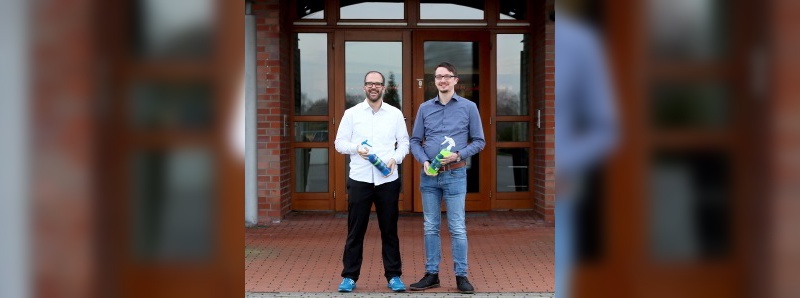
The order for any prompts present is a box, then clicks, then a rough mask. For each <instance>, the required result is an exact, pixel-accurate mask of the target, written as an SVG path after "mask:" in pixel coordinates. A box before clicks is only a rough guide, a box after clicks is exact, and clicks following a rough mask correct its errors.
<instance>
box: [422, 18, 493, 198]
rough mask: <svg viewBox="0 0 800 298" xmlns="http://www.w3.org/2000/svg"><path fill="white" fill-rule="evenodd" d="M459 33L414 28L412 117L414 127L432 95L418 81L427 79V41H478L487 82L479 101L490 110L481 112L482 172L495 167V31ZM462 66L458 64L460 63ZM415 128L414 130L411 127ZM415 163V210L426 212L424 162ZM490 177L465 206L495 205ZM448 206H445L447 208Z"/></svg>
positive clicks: (480, 107)
mask: <svg viewBox="0 0 800 298" xmlns="http://www.w3.org/2000/svg"><path fill="white" fill-rule="evenodd" d="M457 33H458V34H454V30H450V29H430V30H414V32H413V36H412V41H413V47H412V48H411V51H412V53H413V54H414V55H413V57H412V64H413V68H412V73H413V78H412V79H413V82H412V83H413V84H415V87H416V88H413V101H412V102H413V113H412V118H411V123H412V125H411V126H412V127H411V128H412V129H413V123H414V122H413V121H414V119H416V116H417V115H416V113H417V111H418V110H419V106H420V105H421V104H422V103H423V102H425V101H427V100H428V99H429V98H424V97H425V89H424V88H422V87H420V86H418V85H416V84H417V82H418V80H421V79H424V77H425V75H424V74H425V69H424V65H425V57H424V54H425V53H424V43H425V42H426V41H456V42H457V41H468V42H478V53H477V55H478V57H479V59H478V69H479V72H480V73H483V74H485V75H482V76H480V78H479V81H478V84H479V85H480V86H485V87H482V88H480V89H479V95H480V98H481V100H480V101H479V105H478V110H480V111H486V112H483V113H480V118H481V123H482V126H483V131H484V138H485V139H486V146H485V147H484V150H482V151H481V154H482V155H481V159H480V161H479V166H480V168H481V169H483V171H482V172H484V173H486V172H488V171H491V168H490V166H491V162H490V161H491V160H492V159H493V157H494V150H493V149H492V148H494V138H492V137H491V136H493V135H494V134H493V133H492V129H491V124H490V122H491V116H492V113H491V111H492V100H491V98H492V96H491V92H492V90H494V86H492V84H493V80H492V73H491V60H492V59H491V57H492V56H491V55H492V49H491V43H490V41H491V39H490V38H491V35H492V32H491V31H490V30H482V31H476V30H468V31H460V32H457ZM456 67H458V65H456ZM409 131H411V130H409ZM415 163H416V165H417V166H415V167H414V171H413V172H414V173H413V176H414V179H413V181H414V182H413V183H414V206H413V211H415V212H422V193H421V192H420V189H419V181H420V179H419V177H420V174H421V169H422V167H421V165H419V163H418V162H416V161H415ZM489 176H490V178H489V179H479V180H478V181H479V183H480V186H479V192H477V193H467V196H466V206H465V209H466V210H467V211H488V210H490V209H491V206H492V198H491V195H490V193H491V187H492V186H493V185H494V184H495V178H494V176H493V175H489ZM443 210H444V208H443Z"/></svg>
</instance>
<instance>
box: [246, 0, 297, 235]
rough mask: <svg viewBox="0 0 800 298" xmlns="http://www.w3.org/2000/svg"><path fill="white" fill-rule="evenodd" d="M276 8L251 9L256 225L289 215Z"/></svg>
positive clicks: (286, 64) (286, 80) (285, 94)
mask: <svg viewBox="0 0 800 298" xmlns="http://www.w3.org/2000/svg"><path fill="white" fill-rule="evenodd" d="M284 2H287V1H284ZM285 5H286V4H284V6H285ZM281 8H282V5H281V3H280V1H279V0H260V1H255V3H254V5H253V14H254V15H255V16H256V47H257V49H256V52H257V54H256V55H257V57H256V63H257V69H256V74H257V86H256V88H257V93H256V106H257V109H258V111H257V120H256V121H257V123H258V124H257V132H256V134H257V136H258V138H257V151H256V159H257V160H258V167H257V175H258V180H257V181H258V220H259V222H261V223H267V222H278V221H280V220H281V218H282V217H283V216H284V215H286V213H288V212H289V211H290V210H291V200H290V198H291V197H290V195H291V192H290V191H291V189H290V184H291V180H290V179H291V161H290V159H289V135H291V133H292V130H291V128H290V127H287V128H286V134H287V135H283V133H284V131H283V130H284V129H283V125H284V119H283V118H284V115H285V116H286V117H288V115H289V112H290V108H291V106H292V104H291V96H290V95H291V94H290V87H291V84H290V80H291V77H290V76H289V70H290V65H291V64H290V57H289V53H290V48H289V47H290V44H289V38H288V37H289V34H288V33H287V32H285V31H286V30H283V31H282V30H281V25H282V24H283V23H282V22H283V21H285V20H283V18H282V17H281V15H284V17H285V13H283V14H282V13H281V12H282V10H281ZM284 11H285V9H284ZM284 27H285V26H284Z"/></svg>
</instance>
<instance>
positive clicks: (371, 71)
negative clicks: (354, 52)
mask: <svg viewBox="0 0 800 298" xmlns="http://www.w3.org/2000/svg"><path fill="white" fill-rule="evenodd" d="M371 73H377V74H379V75H381V83H386V78H385V77H384V76H383V74H382V73H381V72H380V71H377V70H370V71H368V72H367V74H365V75H364V83H366V82H367V76H368V75H369V74H371Z"/></svg>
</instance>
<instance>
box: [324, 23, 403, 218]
mask: <svg viewBox="0 0 800 298" xmlns="http://www.w3.org/2000/svg"><path fill="white" fill-rule="evenodd" d="M335 36H336V37H335V38H336V40H335V46H334V49H341V50H340V51H335V55H334V56H335V58H334V60H335V62H334V64H335V65H334V69H335V76H334V78H333V81H334V86H335V87H334V94H335V95H334V98H335V104H334V121H335V122H334V128H333V129H332V130H331V131H332V133H333V134H334V135H333V136H331V138H332V139H335V138H336V137H335V134H336V131H337V130H338V121H340V120H341V118H342V115H344V111H345V110H347V109H349V108H351V107H353V106H355V105H356V104H358V103H360V102H363V101H364V99H365V98H366V96H365V94H364V89H363V86H364V75H365V74H366V73H367V72H368V71H373V70H375V71H379V72H381V73H382V74H383V75H384V83H385V84H386V91H385V93H384V96H383V101H384V104H389V105H392V106H394V107H396V108H398V109H400V110H401V111H403V114H404V115H405V117H406V129H407V130H408V131H409V134H410V128H411V127H410V123H411V122H409V119H408V118H409V117H408V115H409V114H410V111H411V107H410V106H411V104H410V95H409V94H410V93H411V92H410V86H409V84H405V83H404V82H408V81H409V80H410V76H411V72H410V69H411V67H410V64H409V63H408V62H409V61H410V55H409V47H410V46H409V40H410V34H409V33H408V32H400V31H396V32H387V31H340V32H336V33H335ZM331 150H334V149H333V145H331ZM349 165H350V156H345V155H342V154H338V152H337V154H336V155H335V157H334V167H335V169H334V173H336V175H335V177H334V179H335V181H334V183H335V190H334V191H335V193H336V197H335V206H336V210H337V211H344V210H347V191H346V190H347V189H346V181H347V177H348V175H349V171H350V166H349ZM409 165H413V158H412V157H411V154H409V155H408V156H406V158H405V159H404V160H403V162H402V163H401V164H400V165H398V174H399V175H400V179H401V183H402V185H403V188H402V190H401V192H400V203H399V204H400V210H401V211H408V210H411V206H412V202H411V199H410V198H411V195H410V194H411V191H410V189H411V177H410V175H408V174H406V172H407V171H408V170H407V169H409ZM340 194H341V195H340Z"/></svg>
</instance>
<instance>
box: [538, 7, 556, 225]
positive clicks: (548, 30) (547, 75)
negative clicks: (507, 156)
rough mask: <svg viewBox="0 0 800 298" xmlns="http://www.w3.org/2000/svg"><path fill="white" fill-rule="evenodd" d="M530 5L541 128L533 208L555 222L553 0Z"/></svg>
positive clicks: (546, 218)
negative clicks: (531, 7)
mask: <svg viewBox="0 0 800 298" xmlns="http://www.w3.org/2000/svg"><path fill="white" fill-rule="evenodd" d="M538 4H539V5H538V6H536V7H534V9H533V16H534V20H533V24H532V26H533V28H534V32H533V43H534V45H533V55H534V57H533V61H534V64H533V67H534V71H533V73H534V76H533V98H534V101H535V108H536V109H538V110H541V113H542V114H541V128H539V129H534V134H533V141H534V167H533V168H534V171H533V172H534V196H535V197H534V210H535V211H536V212H537V213H538V214H539V215H541V216H542V218H544V220H545V221H546V222H547V223H548V224H549V225H553V224H555V217H554V215H553V214H554V211H555V129H554V127H555V99H556V96H555V32H554V30H555V27H554V26H555V24H554V23H553V22H551V21H550V20H549V19H548V18H547V15H548V12H549V11H550V10H552V7H553V1H543V2H539V3H538Z"/></svg>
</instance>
